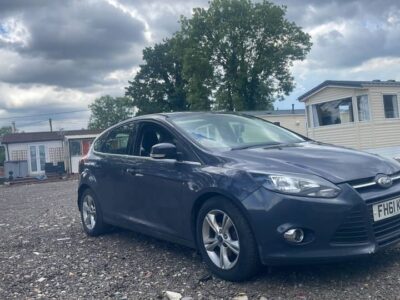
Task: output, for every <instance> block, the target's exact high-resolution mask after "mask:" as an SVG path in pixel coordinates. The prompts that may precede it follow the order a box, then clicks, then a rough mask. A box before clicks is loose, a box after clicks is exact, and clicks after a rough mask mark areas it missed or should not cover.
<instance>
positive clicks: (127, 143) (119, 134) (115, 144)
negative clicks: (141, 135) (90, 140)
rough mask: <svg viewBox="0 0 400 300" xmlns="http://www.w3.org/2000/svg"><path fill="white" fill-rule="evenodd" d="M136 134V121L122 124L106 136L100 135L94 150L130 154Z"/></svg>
mask: <svg viewBox="0 0 400 300" xmlns="http://www.w3.org/2000/svg"><path fill="white" fill-rule="evenodd" d="M135 134H136V126H135V123H133V122H132V123H127V124H124V125H121V126H119V127H116V128H114V129H112V130H111V131H109V132H108V134H106V135H105V136H104V137H100V138H99V139H98V140H97V141H96V143H95V145H94V150H95V151H98V152H102V153H111V154H123V155H126V154H130V148H131V143H132V141H133V140H134V138H135Z"/></svg>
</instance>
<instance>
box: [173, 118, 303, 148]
mask: <svg viewBox="0 0 400 300" xmlns="http://www.w3.org/2000/svg"><path fill="white" fill-rule="evenodd" d="M171 120H172V122H173V123H174V124H175V125H176V126H177V127H178V128H180V129H181V130H183V131H184V132H185V133H186V134H187V135H188V136H189V137H190V138H191V139H193V140H195V141H196V142H197V143H199V144H200V145H202V146H204V147H205V148H208V149H211V150H220V151H224V150H235V149H244V148H250V147H257V146H268V145H279V144H292V143H300V142H304V141H305V140H304V139H303V138H302V137H301V136H299V135H297V134H295V133H292V132H290V131H288V130H286V129H284V128H282V127H279V126H277V125H274V124H271V123H269V122H266V121H264V120H262V119H258V118H254V117H247V116H241V115H234V114H213V113H204V114H194V115H183V116H173V117H171Z"/></svg>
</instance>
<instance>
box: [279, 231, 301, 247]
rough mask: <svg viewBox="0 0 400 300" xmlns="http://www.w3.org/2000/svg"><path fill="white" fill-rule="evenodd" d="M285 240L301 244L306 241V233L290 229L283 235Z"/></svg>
mask: <svg viewBox="0 0 400 300" xmlns="http://www.w3.org/2000/svg"><path fill="white" fill-rule="evenodd" d="M283 237H284V238H285V240H287V241H288V242H291V243H296V244H298V243H301V242H302V241H303V240H304V231H303V229H301V228H293V229H289V230H288V231H286V232H285V233H284V234H283Z"/></svg>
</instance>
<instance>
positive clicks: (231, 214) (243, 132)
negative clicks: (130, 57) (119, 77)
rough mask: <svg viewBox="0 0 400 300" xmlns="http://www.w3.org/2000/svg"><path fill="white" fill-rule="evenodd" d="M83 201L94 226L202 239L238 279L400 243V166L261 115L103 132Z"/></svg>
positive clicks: (88, 162)
mask: <svg viewBox="0 0 400 300" xmlns="http://www.w3.org/2000/svg"><path fill="white" fill-rule="evenodd" d="M78 206H79V210H80V213H81V217H82V223H83V228H84V230H85V231H86V233H87V234H89V235H91V236H97V235H99V234H101V233H103V232H105V231H106V230H107V229H108V227H109V226H119V227H124V228H127V229H131V230H135V231H139V232H142V233H144V234H148V235H152V236H154V237H157V238H161V239H166V240H169V241H172V242H176V243H180V244H183V245H187V246H189V247H194V248H197V249H198V251H199V252H200V253H201V255H202V257H203V259H204V261H205V263H206V264H207V265H208V267H209V268H210V269H211V271H212V272H213V273H215V274H216V275H218V276H219V277H221V278H224V279H227V280H232V281H238V280H244V279H247V278H249V277H250V276H252V275H253V274H255V272H256V271H257V269H258V267H259V266H260V265H261V264H265V265H276V264H297V263H316V262H327V261H335V260H340V259H345V258H352V257H359V256H365V255H370V254H373V253H375V252H377V251H380V250H382V249H384V248H385V247H388V246H390V245H393V244H395V243H397V242H398V241H400V164H399V163H398V162H396V161H395V160H389V159H385V158H382V157H380V156H377V155H373V154H368V153H365V152H360V151H355V150H351V149H347V148H342V147H336V146H332V145H328V144H322V143H318V142H315V141H312V140H309V139H307V138H305V137H303V136H300V135H298V134H296V133H293V132H291V131H289V130H286V129H284V128H281V127H279V126H276V125H274V124H271V123H269V122H267V121H264V120H262V119H258V118H255V117H251V116H246V115H238V114H224V113H169V114H155V115H148V116H141V117H136V118H133V119H130V120H127V121H125V122H122V123H120V124H118V125H116V126H113V127H111V128H109V129H108V130H106V131H104V132H103V133H102V134H101V135H100V136H99V137H98V138H97V139H96V140H95V142H94V144H93V146H92V148H91V150H90V151H89V154H88V155H87V156H86V157H85V158H84V159H82V161H81V163H80V183H79V190H78Z"/></svg>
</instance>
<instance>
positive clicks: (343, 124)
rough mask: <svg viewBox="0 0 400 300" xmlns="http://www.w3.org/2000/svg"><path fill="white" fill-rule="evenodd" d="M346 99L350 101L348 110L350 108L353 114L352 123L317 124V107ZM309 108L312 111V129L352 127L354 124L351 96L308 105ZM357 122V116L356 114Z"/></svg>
mask: <svg viewBox="0 0 400 300" xmlns="http://www.w3.org/2000/svg"><path fill="white" fill-rule="evenodd" d="M346 99H351V105H350V106H349V108H350V107H351V111H352V113H353V121H350V122H346V123H342V122H341V123H338V124H328V125H321V124H320V122H319V116H318V111H317V105H321V104H326V103H329V102H335V101H342V100H346ZM310 106H311V111H312V120H313V128H325V127H331V126H354V124H355V123H356V118H355V117H356V114H355V110H354V108H355V107H354V101H353V96H348V97H343V98H339V99H333V100H328V101H322V102H318V103H313V104H310ZM339 112H340V109H339ZM315 117H317V118H315ZM357 121H358V114H357ZM316 122H318V125H316Z"/></svg>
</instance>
